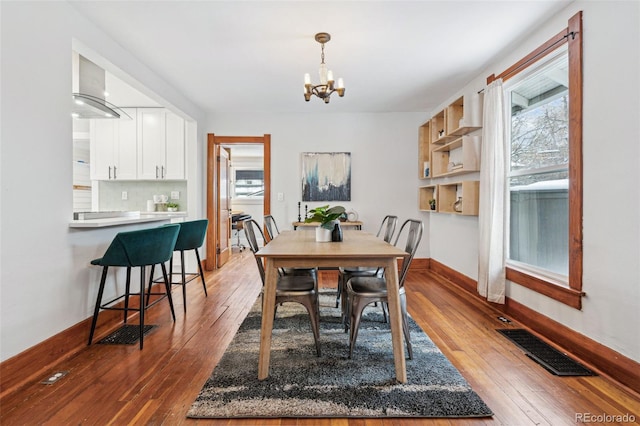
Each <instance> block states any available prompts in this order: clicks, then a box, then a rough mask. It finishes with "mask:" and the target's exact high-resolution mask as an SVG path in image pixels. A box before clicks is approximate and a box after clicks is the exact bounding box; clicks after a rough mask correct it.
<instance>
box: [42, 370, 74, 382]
mask: <svg viewBox="0 0 640 426" xmlns="http://www.w3.org/2000/svg"><path fill="white" fill-rule="evenodd" d="M68 373H69V372H68V371H57V372H55V373H54V374H52V375H51V376H49V377H47V378H46V379H45V380H43V381H41V382H40V383H42V384H43V385H52V384H54V383H56V382H57V381H58V380H60V379H62V378H63V377H64V376H66V375H67V374H68Z"/></svg>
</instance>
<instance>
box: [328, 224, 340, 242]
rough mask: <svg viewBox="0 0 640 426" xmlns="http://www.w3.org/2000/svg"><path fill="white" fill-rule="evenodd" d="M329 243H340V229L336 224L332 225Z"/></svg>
mask: <svg viewBox="0 0 640 426" xmlns="http://www.w3.org/2000/svg"><path fill="white" fill-rule="evenodd" d="M331 241H333V242H334V243H339V242H341V241H342V228H341V227H340V223H338V222H336V223H335V224H334V225H333V231H331Z"/></svg>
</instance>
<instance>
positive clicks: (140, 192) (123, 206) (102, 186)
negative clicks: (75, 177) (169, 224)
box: [98, 180, 187, 212]
mask: <svg viewBox="0 0 640 426" xmlns="http://www.w3.org/2000/svg"><path fill="white" fill-rule="evenodd" d="M98 188H99V197H98V198H99V202H98V206H99V209H100V211H112V210H113V211H136V210H139V211H141V212H144V211H146V210H147V200H153V196H154V195H166V196H167V198H168V199H169V202H174V203H177V204H179V205H180V207H179V208H178V210H179V211H186V210H187V182H186V181H161V180H159V181H99V184H98ZM176 191H177V192H178V194H179V196H180V199H178V200H172V199H171V193H172V192H176ZM123 192H126V193H127V199H126V200H123V199H122V193H123Z"/></svg>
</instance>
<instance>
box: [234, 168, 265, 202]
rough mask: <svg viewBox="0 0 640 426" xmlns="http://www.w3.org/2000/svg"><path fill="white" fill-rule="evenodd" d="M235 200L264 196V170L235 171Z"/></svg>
mask: <svg viewBox="0 0 640 426" xmlns="http://www.w3.org/2000/svg"><path fill="white" fill-rule="evenodd" d="M233 187H234V193H233V198H236V199H239V198H240V199H248V198H251V199H255V198H260V199H261V198H262V197H263V196H264V170H255V169H250V170H246V169H235V179H234V185H233Z"/></svg>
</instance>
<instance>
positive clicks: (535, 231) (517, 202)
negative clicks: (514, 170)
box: [509, 171, 569, 276]
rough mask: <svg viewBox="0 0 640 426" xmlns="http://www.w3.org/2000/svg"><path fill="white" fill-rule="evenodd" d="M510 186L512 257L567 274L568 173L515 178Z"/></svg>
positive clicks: (561, 172)
mask: <svg viewBox="0 0 640 426" xmlns="http://www.w3.org/2000/svg"><path fill="white" fill-rule="evenodd" d="M509 186H510V188H509V189H510V195H511V203H510V233H509V234H510V241H509V258H510V259H512V260H516V261H519V262H523V263H527V264H529V265H533V266H536V267H539V268H542V269H546V270H549V271H552V272H555V273H558V274H562V275H565V276H567V275H568V273H569V266H568V265H569V248H568V242H569V176H568V172H567V171H558V172H553V173H540V174H533V175H525V176H518V177H513V178H510V179H509Z"/></svg>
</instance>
